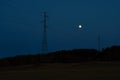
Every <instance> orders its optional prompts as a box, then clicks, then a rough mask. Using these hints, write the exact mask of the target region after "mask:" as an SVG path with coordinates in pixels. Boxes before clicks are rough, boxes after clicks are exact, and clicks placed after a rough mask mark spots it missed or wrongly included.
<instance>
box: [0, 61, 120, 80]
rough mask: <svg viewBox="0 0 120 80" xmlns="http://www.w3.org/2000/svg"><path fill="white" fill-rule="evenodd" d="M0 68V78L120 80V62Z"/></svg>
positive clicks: (27, 79) (17, 79) (2, 79)
mask: <svg viewBox="0 0 120 80" xmlns="http://www.w3.org/2000/svg"><path fill="white" fill-rule="evenodd" d="M0 70H1V71H0V80H114V79H115V80H120V62H90V63H66V64H65V63H51V64H50V63H46V64H40V65H34V66H33V65H28V66H17V67H9V68H8V67H6V68H5V67H4V68H1V69H0Z"/></svg>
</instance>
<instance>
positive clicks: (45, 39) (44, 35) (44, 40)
mask: <svg viewBox="0 0 120 80" xmlns="http://www.w3.org/2000/svg"><path fill="white" fill-rule="evenodd" d="M46 18H47V15H46V12H44V14H43V38H42V53H46V52H47V51H48V45H47V25H46V22H47V19H46Z"/></svg>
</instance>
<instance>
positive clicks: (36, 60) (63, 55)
mask: <svg viewBox="0 0 120 80" xmlns="http://www.w3.org/2000/svg"><path fill="white" fill-rule="evenodd" d="M88 61H120V46H112V47H110V48H105V49H103V50H102V51H97V50H95V49H74V50H62V51H56V52H52V53H48V54H37V55H20V56H15V57H7V58H3V59H0V66H14V65H27V64H40V63H79V62H88Z"/></svg>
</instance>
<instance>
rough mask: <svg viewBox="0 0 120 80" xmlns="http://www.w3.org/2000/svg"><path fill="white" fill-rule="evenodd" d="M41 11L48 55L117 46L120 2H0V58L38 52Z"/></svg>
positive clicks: (119, 27)
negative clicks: (80, 49)
mask: <svg viewBox="0 0 120 80" xmlns="http://www.w3.org/2000/svg"><path fill="white" fill-rule="evenodd" d="M44 11H46V12H47V15H48V18H47V20H48V21H47V26H48V28H47V31H48V48H49V49H48V51H49V52H51V51H57V50H69V49H79V48H89V49H91V48H94V49H97V48H98V47H97V46H98V35H100V36H101V48H106V47H110V46H112V45H120V37H119V35H120V31H119V30H120V0H0V37H1V38H0V57H7V56H15V55H23V54H35V53H41V43H42V27H43V26H42V20H43V12H44ZM79 24H81V25H83V29H79V28H78V25H79Z"/></svg>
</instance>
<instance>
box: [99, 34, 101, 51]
mask: <svg viewBox="0 0 120 80" xmlns="http://www.w3.org/2000/svg"><path fill="white" fill-rule="evenodd" d="M98 50H99V51H101V37H100V35H98Z"/></svg>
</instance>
